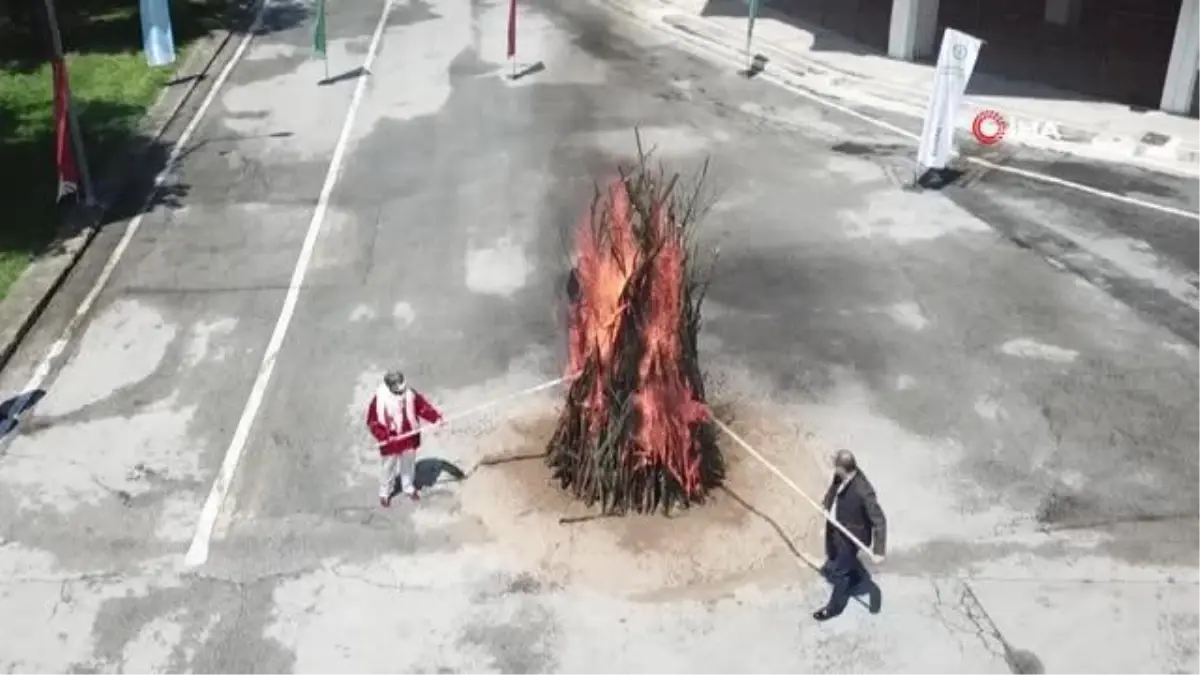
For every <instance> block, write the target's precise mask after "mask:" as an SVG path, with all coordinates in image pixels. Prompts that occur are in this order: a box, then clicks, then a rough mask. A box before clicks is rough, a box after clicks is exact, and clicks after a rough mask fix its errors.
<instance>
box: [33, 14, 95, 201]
mask: <svg viewBox="0 0 1200 675" xmlns="http://www.w3.org/2000/svg"><path fill="white" fill-rule="evenodd" d="M42 4H44V5H45V7H46V23H47V24H48V25H49V26H50V41H51V45H52V49H53V50H54V58H55V59H56V60H59V61H62V63H63V68H64V69H65V68H66V67H67V66H66V56H65V55H64V54H63V48H62V37H61V36H60V35H59V32H58V16H57V14H55V12H54V0H42ZM67 81H68V82H70V80H69V79H68V80H67ZM66 98H67V101H66V103H67V120H68V123H69V125H70V127H71V140H72V142H73V145H74V146H75V147H74V148H73V151H74V152H75V153H78V157H77V159H78V164H79V177H80V179H82V180H83V194H84V195H85V197H84V203H85V204H87V205H88V206H93V205H95V203H96V193H95V191H94V190H93V189H92V174H91V172H90V171H88V162H87V152H86V151H84V149H83V133H82V132H81V131H80V129H79V118H78V117H76V116H75V104H74V102H73V101H72V96H71V87H70V86H69V85H68V86H67V91H66Z"/></svg>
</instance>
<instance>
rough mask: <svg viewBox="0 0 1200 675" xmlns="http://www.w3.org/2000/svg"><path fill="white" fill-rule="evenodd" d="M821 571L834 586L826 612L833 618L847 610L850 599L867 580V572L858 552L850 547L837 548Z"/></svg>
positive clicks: (826, 605)
mask: <svg viewBox="0 0 1200 675" xmlns="http://www.w3.org/2000/svg"><path fill="white" fill-rule="evenodd" d="M821 571H822V573H823V574H824V575H825V578H826V579H828V580H829V583H831V584H833V591H832V592H830V594H829V602H828V603H826V604H825V611H826V612H828V613H829V614H830V615H831V616H837V615H838V614H841V613H842V611H843V610H845V609H846V603H848V602H850V597H851V596H852V595H853V594H854V591H855V589H856V588H857V587H858V586H859V584H862V583H863V582H864V581H866V580H867V578H868V575H867V570H866V569H864V568H863V566H862V562H860V561H859V559H858V550H857V549H855V547H854V546H853V545H849V546H839V547H837V549H836V550H835V551H834V555H833V557H832V558H830V559H829V560H828V561H826V563H825V567H824V568H822V570H821Z"/></svg>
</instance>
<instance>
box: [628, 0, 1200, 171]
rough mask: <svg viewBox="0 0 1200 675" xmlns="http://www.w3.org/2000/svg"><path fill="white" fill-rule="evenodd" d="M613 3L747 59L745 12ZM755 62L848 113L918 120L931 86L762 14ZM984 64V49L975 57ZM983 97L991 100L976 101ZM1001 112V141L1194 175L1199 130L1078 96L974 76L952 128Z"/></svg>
mask: <svg viewBox="0 0 1200 675" xmlns="http://www.w3.org/2000/svg"><path fill="white" fill-rule="evenodd" d="M610 3H611V4H615V5H619V6H620V7H621V8H622V9H625V10H626V11H629V12H631V13H634V14H637V15H638V16H640V17H642V18H645V19H647V20H650V21H658V22H661V23H663V24H664V25H665V26H667V27H669V28H672V29H674V30H676V31H679V32H681V33H684V34H687V37H689V38H692V39H699V40H702V41H705V42H708V43H710V44H712V45H713V46H714V47H717V48H720V49H722V50H723V51H730V50H733V51H737V52H744V49H745V40H746V18H745V15H744V12H745V3H744V2H737V1H736V0H732V1H729V2H719V3H718V2H706V0H610ZM752 49H753V51H754V52H755V53H759V54H762V55H764V56H766V57H767V58H768V59H769V61H768V65H767V69H768V71H772V72H774V73H776V74H777V75H779V74H781V73H786V74H787V75H789V76H794V77H795V78H796V79H797V81H796V82H795V84H797V85H798V86H801V87H804V88H806V89H809V90H810V91H812V92H814V93H817V94H820V95H823V96H827V97H829V98H832V99H835V100H837V101H838V102H840V103H842V104H844V105H848V106H851V107H869V108H874V109H879V110H885V111H888V112H891V113H900V114H904V115H911V116H914V117H922V116H923V115H924V112H925V107H926V104H927V102H928V100H929V96H930V89H931V87H932V84H933V75H934V68H933V66H931V65H928V64H922V63H910V62H905V61H896V60H893V59H891V58H889V57H887V55H886V54H883V53H880V52H878V51H876V50H874V49H873V48H871V47H868V46H866V45H863V44H861V43H858V42H855V41H853V40H850V39H848V38H846V37H843V36H841V35H838V34H837V33H834V32H832V31H830V30H828V29H825V28H821V27H818V26H813V25H811V24H807V23H805V22H803V21H801V20H799V19H796V18H795V17H792V16H789V15H785V14H782V13H780V12H778V11H774V10H772V9H770V8H769V7H767V8H764V9H763V11H762V13H761V15H760V17H759V20H758V21H757V22H756V24H755V29H754V43H753V46H752ZM980 58H981V59H986V58H987V47H986V45H985V46H984V49H983V52H982V53H981V55H980ZM981 92H987V93H986V94H985V93H981ZM983 110H993V111H996V112H998V113H1000V114H1001V115H1002V116H1003V117H1004V119H1005V120H1006V122H1007V123H1008V125H1009V128H1008V133H1007V134H1006V141H1005V142H1008V143H1020V144H1023V145H1027V146H1031V147H1036V148H1039V149H1043V150H1050V151H1056V152H1063V153H1069V154H1072V155H1077V156H1079V157H1082V158H1086V159H1094V160H1101V161H1109V162H1119V163H1125V164H1134V165H1138V166H1142V167H1145V168H1151V169H1157V170H1161V171H1169V172H1172V173H1176V174H1182V175H1187V176H1195V175H1200V164H1198V163H1200V123H1197V121H1196V120H1195V119H1191V118H1187V117H1180V116H1175V115H1169V114H1166V113H1162V112H1158V111H1140V112H1139V111H1136V110H1133V109H1131V108H1130V107H1129V106H1126V105H1122V104H1116V103H1107V102H1103V101H1094V100H1082V99H1081V95H1080V94H1077V93H1074V92H1066V91H1061V90H1056V89H1052V88H1050V87H1042V86H1040V85H1037V84H1036V83H1029V82H1018V81H1011V80H1005V79H1004V78H999V77H996V76H993V75H987V74H983V73H978V72H977V73H976V74H975V75H973V76H972V79H971V86H970V87H969V89H968V91H967V100H966V103H965V105H964V109H963V110H962V111H961V113H960V115H959V119H958V125H959V127H960V129H962V130H963V131H969V130H970V126H971V121H972V119H973V118H974V117H975V115H976V114H978V113H979V112H980V111H983Z"/></svg>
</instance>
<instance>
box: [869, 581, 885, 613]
mask: <svg viewBox="0 0 1200 675" xmlns="http://www.w3.org/2000/svg"><path fill="white" fill-rule="evenodd" d="M867 609H868V610H869V611H870V612H871V613H872V614H878V613H879V611H880V610H882V609H883V591H882V590H880V589H879V587H878V586H876V585H875V584H871V588H870V589H869V590H868V591H867Z"/></svg>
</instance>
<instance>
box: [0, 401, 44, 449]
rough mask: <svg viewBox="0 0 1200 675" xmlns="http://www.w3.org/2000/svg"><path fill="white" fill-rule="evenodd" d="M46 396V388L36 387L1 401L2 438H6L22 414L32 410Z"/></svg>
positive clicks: (0, 425) (0, 426)
mask: <svg viewBox="0 0 1200 675" xmlns="http://www.w3.org/2000/svg"><path fill="white" fill-rule="evenodd" d="M45 396H46V391H45V390H44V389H34V390H32V391H27V392H25V393H23V394H18V395H17V396H13V397H12V398H9V399H7V400H5V401H3V402H0V438H4V437H5V436H7V435H8V434H9V432H11V431H12V430H13V429H16V428H17V425H18V424H19V423H20V421H21V415H22V414H23V413H25V412H26V411H28V410H31V409H32V408H33V407H34V406H36V405H37V404H38V402H39V401H41V400H42V399H43V398H45Z"/></svg>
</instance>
